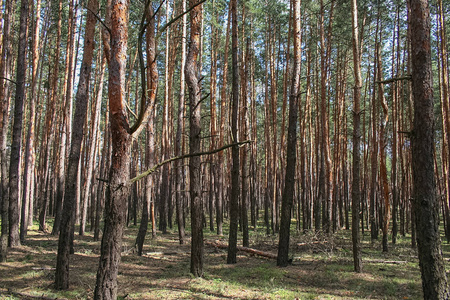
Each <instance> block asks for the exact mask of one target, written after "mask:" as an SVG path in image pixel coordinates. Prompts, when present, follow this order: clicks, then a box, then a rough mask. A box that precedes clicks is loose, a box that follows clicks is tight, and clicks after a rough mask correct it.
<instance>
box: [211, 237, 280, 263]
mask: <svg viewBox="0 0 450 300" xmlns="http://www.w3.org/2000/svg"><path fill="white" fill-rule="evenodd" d="M205 244H206V245H209V246H213V247H216V248H220V249H227V248H228V245H227V244H224V243H221V242H219V241H215V242H210V241H205ZM236 248H237V250H239V251H242V252H247V253H250V254H254V255H258V256H262V257H267V258H272V259H277V255H276V254H273V253H270V252H264V251H261V250H257V249H253V248H248V247H243V246H237V247H236Z"/></svg>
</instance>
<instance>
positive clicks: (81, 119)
mask: <svg viewBox="0 0 450 300" xmlns="http://www.w3.org/2000/svg"><path fill="white" fill-rule="evenodd" d="M88 7H89V9H90V10H91V11H97V9H98V1H97V0H90V1H89V3H88ZM95 23H96V18H95V16H94V15H93V14H92V13H88V17H87V20H86V31H85V37H84V43H85V44H84V51H83V61H82V64H81V72H80V79H79V82H78V89H77V94H76V97H75V102H76V108H75V116H74V119H73V124H72V126H73V132H72V140H71V146H70V153H69V161H68V166H67V178H66V181H65V193H64V207H63V213H62V218H61V230H60V234H59V240H58V255H57V257H56V274H55V288H56V289H59V290H62V289H64V290H65V289H68V288H69V254H70V252H71V241H72V238H73V226H74V224H75V208H76V203H77V201H76V194H77V192H76V190H77V188H78V187H77V176H78V175H77V174H78V169H79V162H80V156H81V143H82V140H83V128H84V124H85V120H86V114H87V104H88V95H89V81H90V75H91V65H92V59H93V56H94V34H95Z"/></svg>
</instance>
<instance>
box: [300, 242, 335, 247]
mask: <svg viewBox="0 0 450 300" xmlns="http://www.w3.org/2000/svg"><path fill="white" fill-rule="evenodd" d="M326 243H328V242H327V241H323V242H322V241H315V242H308V243H298V244H297V246H299V247H303V246H311V245H316V244H326Z"/></svg>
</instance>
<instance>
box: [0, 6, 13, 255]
mask: <svg viewBox="0 0 450 300" xmlns="http://www.w3.org/2000/svg"><path fill="white" fill-rule="evenodd" d="M13 7H14V6H13V1H12V0H6V2H5V18H4V19H3V40H2V43H3V45H2V56H1V60H0V126H1V130H0V161H1V166H0V167H1V170H0V172H1V178H2V180H1V187H0V188H1V190H0V193H1V195H0V196H1V199H2V201H1V219H2V230H1V231H2V234H1V238H0V261H1V262H5V261H6V257H7V253H8V204H9V202H8V200H7V199H9V196H8V179H7V178H8V171H7V170H8V167H7V149H6V140H7V134H8V124H9V94H10V93H9V88H10V83H9V81H7V80H6V78H10V76H11V65H12V47H11V46H12V41H11V40H12V39H11V27H12V23H13V15H14V11H13Z"/></svg>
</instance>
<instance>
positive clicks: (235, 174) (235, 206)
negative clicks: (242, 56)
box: [227, 0, 240, 264]
mask: <svg viewBox="0 0 450 300" xmlns="http://www.w3.org/2000/svg"><path fill="white" fill-rule="evenodd" d="M230 6H231V7H230V10H231V49H232V50H231V51H232V58H231V59H232V70H233V76H232V103H231V135H232V139H233V142H237V141H238V109H239V68H238V27H237V26H238V20H237V0H231V1H230ZM231 151H232V154H231V155H232V162H233V166H232V169H231V195H230V234H229V237H228V255H227V263H228V264H235V263H236V253H237V249H236V246H237V234H238V223H239V220H238V219H239V168H240V167H239V147H238V146H237V145H236V146H234V147H233V148H232V149H231Z"/></svg>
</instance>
